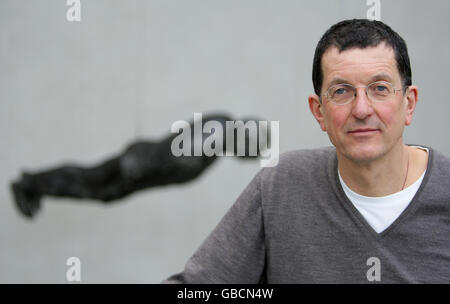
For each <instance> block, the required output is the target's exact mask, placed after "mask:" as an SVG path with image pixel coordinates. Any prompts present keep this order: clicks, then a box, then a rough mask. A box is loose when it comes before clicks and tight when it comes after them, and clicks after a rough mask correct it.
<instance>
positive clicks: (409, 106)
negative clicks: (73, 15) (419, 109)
mask: <svg viewBox="0 0 450 304" xmlns="http://www.w3.org/2000/svg"><path fill="white" fill-rule="evenodd" d="M405 97H406V117H405V125H406V126H409V125H410V124H411V122H412V118H413V115H414V110H415V109H416V105H417V102H418V101H419V91H418V89H417V87H416V86H413V85H412V86H409V87H408V88H407V89H406V96H405Z"/></svg>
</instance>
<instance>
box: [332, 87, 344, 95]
mask: <svg viewBox="0 0 450 304" xmlns="http://www.w3.org/2000/svg"><path fill="white" fill-rule="evenodd" d="M345 92H346V89H345V88H339V89H336V91H334V94H337V95H342V94H345Z"/></svg>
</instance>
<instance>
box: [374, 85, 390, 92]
mask: <svg viewBox="0 0 450 304" xmlns="http://www.w3.org/2000/svg"><path fill="white" fill-rule="evenodd" d="M387 90H388V88H387V87H386V86H383V85H377V86H376V87H375V91H377V92H385V91H387Z"/></svg>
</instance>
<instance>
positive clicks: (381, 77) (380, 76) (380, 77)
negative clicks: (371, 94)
mask: <svg viewBox="0 0 450 304" xmlns="http://www.w3.org/2000/svg"><path fill="white" fill-rule="evenodd" d="M379 80H385V81H388V82H392V77H391V76H390V75H389V74H386V73H380V74H376V75H374V76H372V77H370V79H369V82H368V84H369V83H372V82H375V81H379ZM342 83H349V84H350V82H349V81H348V80H346V79H344V78H340V77H336V78H334V79H333V80H332V81H331V82H330V84H329V85H328V87H329V88H330V87H332V86H334V85H336V84H342Z"/></svg>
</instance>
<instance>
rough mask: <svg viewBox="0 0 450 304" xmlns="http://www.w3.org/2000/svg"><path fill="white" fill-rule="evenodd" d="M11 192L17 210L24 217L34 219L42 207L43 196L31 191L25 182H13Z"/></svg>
mask: <svg viewBox="0 0 450 304" xmlns="http://www.w3.org/2000/svg"><path fill="white" fill-rule="evenodd" d="M11 190H12V192H13V195H14V200H15V203H16V207H17V209H18V210H19V211H20V213H21V214H22V215H24V216H25V217H28V218H32V217H33V216H34V215H35V214H36V212H37V211H38V210H39V208H40V206H41V195H40V194H38V193H36V192H35V191H33V190H31V189H27V188H26V187H25V185H24V184H23V182H21V181H19V182H13V183H12V184H11Z"/></svg>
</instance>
